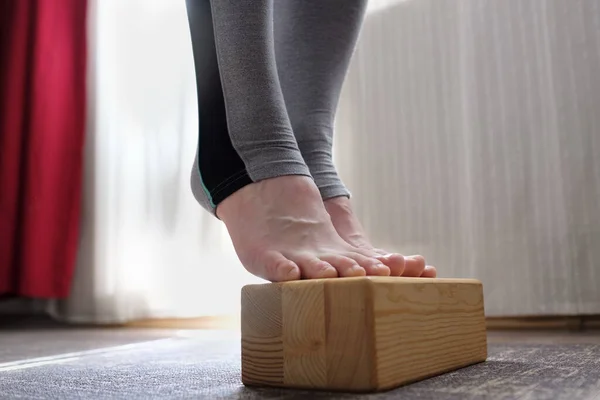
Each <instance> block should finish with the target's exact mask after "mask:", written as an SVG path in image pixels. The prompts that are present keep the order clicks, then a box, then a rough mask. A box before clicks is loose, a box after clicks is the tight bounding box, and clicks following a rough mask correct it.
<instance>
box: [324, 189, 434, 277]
mask: <svg viewBox="0 0 600 400" xmlns="http://www.w3.org/2000/svg"><path fill="white" fill-rule="evenodd" d="M323 203H324V204H325V208H326V209H327V212H328V213H329V216H330V217H331V222H333V226H334V227H335V229H336V231H337V232H338V235H340V236H341V237H342V239H344V240H345V241H346V242H347V243H349V244H351V245H352V246H355V247H358V248H360V249H363V250H364V251H365V255H367V256H369V257H374V258H377V259H378V260H380V261H381V262H382V263H384V264H385V265H387V266H388V267H389V268H390V271H391V275H394V276H408V277H423V278H435V277H436V276H437V271H436V269H435V267H433V266H430V265H426V264H425V258H423V256H420V255H415V256H403V255H401V254H398V253H389V252H386V251H385V250H381V249H377V248H375V247H374V246H373V245H372V244H371V242H370V241H369V239H367V235H366V234H365V231H364V229H363V227H362V225H361V224H360V221H359V220H358V218H357V217H356V215H354V212H353V211H352V204H351V203H350V199H348V198H347V197H344V196H342V197H334V198H332V199H327V200H325V201H324V202H323Z"/></svg>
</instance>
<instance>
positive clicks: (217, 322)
mask: <svg viewBox="0 0 600 400" xmlns="http://www.w3.org/2000/svg"><path fill="white" fill-rule="evenodd" d="M486 323H487V329H488V330H569V331H577V330H587V329H600V315H580V316H544V317H536V316H528V317H488V318H486ZM124 326H125V327H128V328H155V329H239V327H240V321H239V315H219V316H206V317H198V318H182V319H179V318H162V319H146V320H139V321H131V322H128V323H126V324H125V325H124Z"/></svg>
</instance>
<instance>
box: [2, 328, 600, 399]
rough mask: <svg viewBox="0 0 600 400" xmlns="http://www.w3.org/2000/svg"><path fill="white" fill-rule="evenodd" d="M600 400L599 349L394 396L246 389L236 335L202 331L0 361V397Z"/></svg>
mask: <svg viewBox="0 0 600 400" xmlns="http://www.w3.org/2000/svg"><path fill="white" fill-rule="evenodd" d="M88 398H89V399H248V400H254V399H282V400H284V399H285V400H295V399H308V398H310V399H340V400H344V399H368V400H375V399H438V400H439V399H442V400H454V399H456V400H459V399H460V400H464V399H586V400H587V399H589V400H593V399H600V345H598V344H576V343H575V344H542V345H537V344H531V343H526V344H502V343H495V344H490V345H489V358H488V361H487V362H485V363H482V364H478V365H474V366H471V367H467V368H463V369H461V370H458V371H454V372H451V373H448V374H445V375H441V376H438V377H434V378H431V379H427V380H424V381H421V382H417V383H414V384H412V385H408V386H405V387H401V388H398V389H395V390H392V391H388V392H384V393H378V394H371V395H353V394H343V393H323V392H310V391H297V390H289V389H285V390H284V389H268V388H247V387H244V386H243V385H242V384H241V382H240V350H239V337H238V336H237V335H236V334H235V333H231V332H218V331H212V332H202V333H199V334H195V335H193V336H190V337H176V338H168V339H160V340H154V341H150V342H143V343H139V344H134V345H127V346H121V347H117V348H113V349H104V350H96V351H93V352H89V353H86V352H82V353H71V354H67V355H63V356H58V357H55V358H51V359H31V360H26V361H22V362H16V363H12V364H0V399H88Z"/></svg>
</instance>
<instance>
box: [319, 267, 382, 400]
mask: <svg viewBox="0 0 600 400" xmlns="http://www.w3.org/2000/svg"><path fill="white" fill-rule="evenodd" d="M369 289H370V288H369V281H368V280H366V279H360V278H359V279H348V280H341V279H332V280H330V281H329V282H328V283H327V285H326V324H327V374H328V376H327V388H328V389H332V390H347V389H349V388H351V389H352V390H353V391H367V390H370V389H371V388H373V387H374V386H376V382H377V368H376V365H375V357H374V356H375V341H374V336H373V333H374V330H373V328H374V327H373V322H374V320H373V299H372V294H371V291H370V290H369Z"/></svg>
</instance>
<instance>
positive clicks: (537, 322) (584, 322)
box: [486, 315, 600, 331]
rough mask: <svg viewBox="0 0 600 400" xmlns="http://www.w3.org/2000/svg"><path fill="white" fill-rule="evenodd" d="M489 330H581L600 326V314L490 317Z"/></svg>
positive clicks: (487, 321)
mask: <svg viewBox="0 0 600 400" xmlns="http://www.w3.org/2000/svg"><path fill="white" fill-rule="evenodd" d="M486 323H487V329H488V330H507V329H517V330H535V329H546V330H548V329H553V330H569V331H579V330H586V329H599V328H600V315H574V316H543V317H537V316H525V317H488V318H486Z"/></svg>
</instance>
